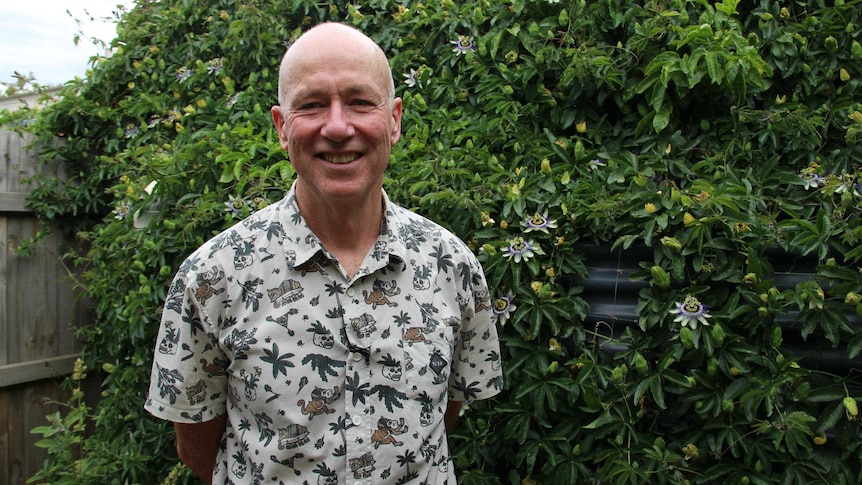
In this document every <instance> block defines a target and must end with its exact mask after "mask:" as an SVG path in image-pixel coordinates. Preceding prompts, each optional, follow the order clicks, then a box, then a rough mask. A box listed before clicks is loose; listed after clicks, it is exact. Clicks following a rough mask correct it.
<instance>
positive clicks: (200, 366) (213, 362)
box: [144, 274, 228, 423]
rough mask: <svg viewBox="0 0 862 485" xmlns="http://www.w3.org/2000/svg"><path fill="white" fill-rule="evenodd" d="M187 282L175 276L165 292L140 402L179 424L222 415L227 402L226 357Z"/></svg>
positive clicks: (182, 275) (189, 278)
mask: <svg viewBox="0 0 862 485" xmlns="http://www.w3.org/2000/svg"><path fill="white" fill-rule="evenodd" d="M190 280H191V277H190V276H189V275H184V274H178V275H177V276H176V277H175V278H174V281H173V283H172V285H171V288H170V290H169V292H168V295H167V298H166V301H165V307H164V311H163V313H162V320H161V325H160V328H159V334H158V337H157V340H156V342H157V344H156V348H155V351H154V357H153V368H152V371H151V374H150V389H149V396H148V397H147V400H146V403H145V405H144V408H145V409H146V410H147V411H148V412H150V413H151V414H152V415H154V416H156V417H159V418H162V419H166V420H169V421H173V422H179V423H196V422H203V421H209V420H210V419H213V418H215V417H217V416H220V415H222V414H224V413H225V410H226V400H227V392H226V391H227V377H226V375H227V374H226V368H227V363H228V359H227V357H226V355H225V354H224V353H223V352H222V350H221V347H220V346H219V345H218V341H217V335H216V334H215V333H214V332H213V331H212V330H211V327H210V325H209V319H208V318H207V316H206V315H205V313H204V311H205V310H204V309H203V307H202V306H201V305H200V303H199V301H198V300H197V298H196V295H195V292H196V290H197V289H196V288H195V287H194V285H191V284H188V282H189V281H190Z"/></svg>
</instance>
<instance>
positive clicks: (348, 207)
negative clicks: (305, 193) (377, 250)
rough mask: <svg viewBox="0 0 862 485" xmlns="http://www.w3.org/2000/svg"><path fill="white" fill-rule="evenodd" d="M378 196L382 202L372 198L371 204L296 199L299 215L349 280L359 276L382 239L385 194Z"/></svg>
mask: <svg viewBox="0 0 862 485" xmlns="http://www.w3.org/2000/svg"><path fill="white" fill-rule="evenodd" d="M379 194H380V195H379V198H378V197H371V198H369V200H368V201H359V202H357V201H350V202H345V203H326V204H320V203H315V202H317V201H315V200H302V199H301V198H300V197H297V204H298V205H299V211H300V213H301V214H302V217H303V218H304V219H305V222H306V224H308V227H309V229H311V232H313V233H314V235H315V236H317V238H318V239H319V240H320V242H321V243H322V244H323V246H324V247H325V248H326V250H327V251H329V252H330V253H331V254H332V255H333V256H334V257H335V258H336V259H338V263H339V264H340V265H341V267H342V268H343V269H344V271H345V273H347V275H348V277H353V275H354V274H356V271H358V270H359V267H360V266H361V265H362V261H363V259H365V255H366V254H368V251H369V250H370V249H371V247H372V246H374V243H375V242H376V241H377V237H378V236H379V235H380V226H381V224H382V222H383V211H384V203H383V192H382V190H381V191H380V192H379ZM374 201H376V202H374Z"/></svg>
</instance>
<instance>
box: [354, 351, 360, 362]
mask: <svg viewBox="0 0 862 485" xmlns="http://www.w3.org/2000/svg"><path fill="white" fill-rule="evenodd" d="M353 360H355V361H356V362H359V361H360V360H362V354H360V353H359V352H354V353H353Z"/></svg>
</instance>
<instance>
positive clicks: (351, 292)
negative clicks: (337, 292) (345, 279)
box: [347, 288, 356, 296]
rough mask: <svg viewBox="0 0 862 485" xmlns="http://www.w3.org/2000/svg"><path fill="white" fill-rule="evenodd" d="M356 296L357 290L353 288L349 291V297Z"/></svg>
mask: <svg viewBox="0 0 862 485" xmlns="http://www.w3.org/2000/svg"><path fill="white" fill-rule="evenodd" d="M355 294H356V290H354V289H353V288H348V289H347V296H353V295H355Z"/></svg>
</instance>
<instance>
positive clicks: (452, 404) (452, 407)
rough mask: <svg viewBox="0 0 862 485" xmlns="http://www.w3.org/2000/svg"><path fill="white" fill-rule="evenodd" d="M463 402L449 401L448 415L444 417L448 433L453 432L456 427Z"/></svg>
mask: <svg viewBox="0 0 862 485" xmlns="http://www.w3.org/2000/svg"><path fill="white" fill-rule="evenodd" d="M462 404H464V403H462V402H461V401H449V404H448V405H447V406H446V414H444V415H443V422H444V423H446V431H447V432H449V431H452V428H454V427H455V421H458V413H460V412H461V405H462Z"/></svg>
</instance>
